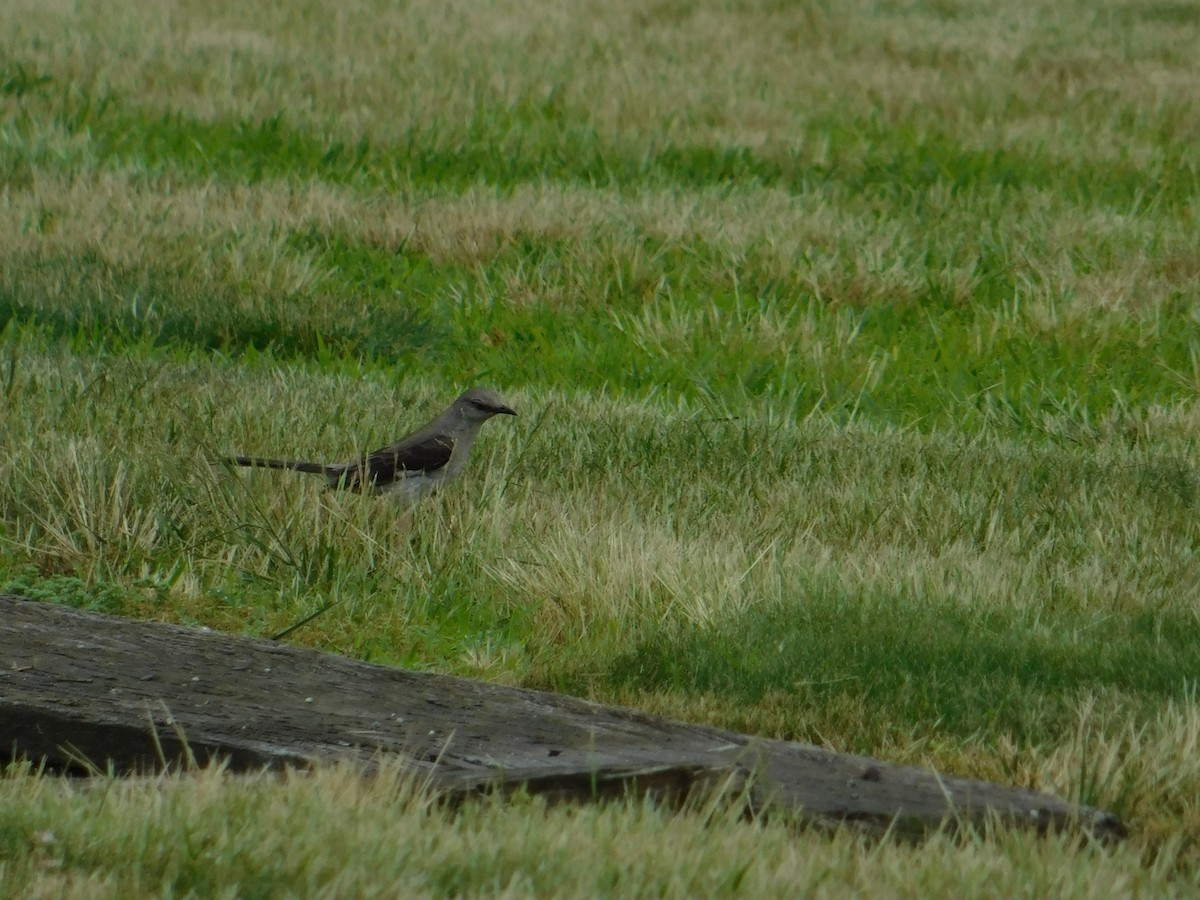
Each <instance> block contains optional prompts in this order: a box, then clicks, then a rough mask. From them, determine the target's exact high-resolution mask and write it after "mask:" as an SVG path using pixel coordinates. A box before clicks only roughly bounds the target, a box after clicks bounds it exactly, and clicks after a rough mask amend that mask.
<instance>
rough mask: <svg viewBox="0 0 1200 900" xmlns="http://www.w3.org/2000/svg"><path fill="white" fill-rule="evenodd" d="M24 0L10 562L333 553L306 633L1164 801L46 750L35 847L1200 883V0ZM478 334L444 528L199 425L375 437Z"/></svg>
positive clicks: (231, 856) (302, 563) (734, 887)
mask: <svg viewBox="0 0 1200 900" xmlns="http://www.w3.org/2000/svg"><path fill="white" fill-rule="evenodd" d="M18 6H19V7H20V13H19V15H14V17H13V18H14V21H15V22H16V23H17V24H16V25H14V27H13V28H11V29H6V30H5V33H4V35H3V37H0V185H2V187H0V263H2V264H0V417H2V418H3V422H4V427H3V429H2V430H0V451H2V452H0V589H4V590H12V591H18V592H20V593H24V594H26V595H31V596H34V597H37V598H38V599H42V600H46V601H49V602H64V603H71V604H74V605H78V606H84V607H87V608H92V609H99V610H103V611H108V612H116V613H122V614H126V615H135V616H140V617H146V618H153V619H158V620H163V621H173V622H187V623H196V624H203V625H208V626H210V627H214V628H219V629H223V630H226V631H230V632H236V633H248V634H256V635H270V634H275V633H278V632H279V631H282V630H283V629H285V628H287V627H288V626H290V625H292V624H294V623H296V622H299V621H300V620H302V619H303V618H304V617H305V616H307V615H309V614H311V613H312V612H313V611H315V610H317V609H320V608H322V607H324V606H325V605H326V604H329V603H331V602H334V601H336V605H335V606H332V607H331V608H330V609H329V611H328V612H326V613H325V614H323V615H322V616H320V617H319V618H317V619H315V620H313V621H312V622H310V623H308V624H306V625H304V626H303V627H302V628H299V629H297V630H296V631H295V632H294V633H292V634H291V635H289V638H288V639H289V640H291V641H294V642H297V643H301V644H305V645H309V646H313V647H318V648H321V649H325V650H329V651H333V652H338V653H344V654H349V655H353V656H356V657H359V658H363V659H370V660H373V661H378V662H384V663H389V664H399V665H407V666H413V667H418V668H428V669H433V670H438V671H448V672H455V673H458V674H467V675H474V676H478V677H484V678H489V679H493V680H498V681H504V682H508V683H514V684H523V685H529V686H533V687H543V688H553V689H558V690H566V691H570V692H573V693H577V694H581V695H585V696H589V697H593V698H596V699H600V700H605V701H610V702H623V703H630V704H633V705H637V706H640V707H643V708H646V709H649V710H652V711H655V712H659V713H663V714H667V715H671V716H675V717H679V718H687V719H693V720H697V721H705V722H710V723H713V724H717V725H721V726H725V727H737V728H743V729H746V730H750V731H754V732H755V733H761V734H767V735H771V736H778V737H785V738H793V739H798V740H808V741H816V742H820V743H822V744H826V745H829V746H832V747H836V748H839V749H845V750H850V751H854V752H862V753H871V754H876V755H880V756H884V757H886V758H889V759H895V760H898V761H901V762H908V763H918V764H930V765H937V766H940V767H943V768H945V769H947V770H949V771H952V772H954V773H955V774H963V775H972V776H979V777H987V778H995V779H998V780H1001V781H1006V782H1011V783H1015V784H1021V785H1026V786H1030V787H1036V788H1039V789H1044V790H1051V791H1054V792H1057V793H1059V794H1061V795H1063V796H1067V797H1071V798H1073V799H1079V800H1082V801H1084V802H1088V803H1094V804H1098V805H1103V806H1107V807H1109V808H1112V809H1114V810H1115V811H1117V812H1118V813H1120V814H1121V815H1123V816H1125V817H1127V818H1128V819H1129V820H1130V821H1131V823H1132V824H1133V827H1134V837H1133V839H1132V841H1131V843H1130V846H1129V848H1127V849H1124V850H1120V851H1117V852H1115V853H1112V854H1109V855H1100V854H1097V853H1095V852H1093V851H1087V850H1083V851H1081V850H1078V849H1077V848H1075V847H1073V846H1071V845H1069V844H1068V843H1066V842H1060V841H1046V842H1037V841H1035V840H1031V839H1028V838H1026V837H1023V836H1019V835H1000V836H996V837H993V838H991V839H989V840H986V841H979V842H975V843H972V842H968V843H967V845H965V846H964V845H961V844H953V843H951V842H948V841H943V840H941V839H937V840H935V841H932V842H930V843H929V844H926V845H923V846H921V847H916V848H913V847H901V846H899V845H896V844H894V843H892V842H890V841H885V842H883V843H882V844H879V845H875V846H866V845H863V844H862V843H860V842H858V841H857V840H856V839H854V838H852V837H851V836H849V835H845V836H837V837H834V838H833V839H826V838H823V837H818V836H816V835H811V834H806V833H799V834H797V833H795V832H794V831H790V830H788V829H786V828H784V827H779V828H776V827H775V826H766V827H763V828H759V829H754V828H748V827H746V826H742V825H738V824H735V823H731V822H726V821H724V820H720V821H714V820H713V819H712V817H711V816H709V817H706V816H705V815H703V814H702V813H701V812H697V811H693V812H692V813H689V814H688V815H685V816H683V817H680V818H679V819H668V818H666V817H664V816H663V815H662V814H660V813H658V812H656V811H653V810H646V809H642V808H640V807H636V806H628V805H626V806H621V805H617V806H614V807H612V808H606V809H602V810H575V811H550V812H542V811H541V809H540V807H538V806H537V805H536V804H533V805H532V806H529V805H525V806H522V805H520V804H517V805H515V806H512V807H506V806H504V805H503V804H483V805H481V806H479V807H477V808H476V807H472V808H471V809H469V810H467V811H465V812H463V813H462V814H461V815H458V816H454V815H449V814H444V813H434V812H431V811H430V810H429V809H428V804H427V803H426V802H425V801H424V800H422V799H421V797H420V795H419V792H416V793H414V792H412V791H411V790H409V789H408V788H405V787H403V786H402V785H398V786H396V787H395V791H398V792H399V793H400V794H401V795H402V798H401V799H400V800H394V799H392V794H394V793H395V791H393V792H392V793H390V794H388V799H387V801H386V803H385V802H384V800H383V799H379V798H375V799H372V800H369V801H368V800H364V791H368V790H369V789H368V788H365V787H363V786H362V785H360V784H358V783H357V782H355V780H354V779H353V778H351V777H350V776H349V775H348V774H347V773H344V772H337V771H331V772H323V773H318V774H317V775H315V776H313V777H312V778H311V779H291V780H287V781H285V782H279V781H275V780H271V779H245V780H230V779H224V778H222V777H221V776H220V775H219V773H207V774H202V775H199V776H190V777H186V778H179V779H167V780H165V781H163V782H161V783H156V784H145V783H133V784H129V785H120V784H116V783H113V784H110V785H107V786H105V787H103V788H100V789H96V790H92V789H79V788H77V787H72V786H69V785H55V784H52V783H49V782H48V781H46V780H45V779H39V778H37V777H33V776H28V775H16V774H14V775H13V776H12V777H10V778H7V779H4V780H2V781H0V790H2V791H3V792H4V797H5V800H4V802H3V803H0V816H3V819H2V821H0V884H3V883H4V880H5V879H8V880H9V883H11V884H12V885H14V886H15V890H14V891H10V892H9V893H14V892H15V893H18V894H19V893H26V894H31V895H37V894H48V893H58V892H66V893H71V892H75V893H80V894H82V893H88V894H89V895H96V894H103V893H105V892H107V893H111V894H117V893H124V894H128V893H130V892H138V893H144V892H151V893H153V892H158V893H187V892H189V891H192V892H195V893H199V894H213V893H221V892H222V891H223V890H228V891H229V892H231V893H234V894H246V895H260V894H261V895H266V894H274V893H288V892H294V893H330V894H336V893H343V894H345V893H350V894H369V893H372V892H379V893H388V892H389V890H390V889H391V888H394V887H395V886H396V885H398V884H400V883H404V884H406V885H409V886H411V887H413V889H414V890H415V891H417V892H418V893H420V892H421V891H424V892H425V893H429V894H448V893H510V894H523V893H558V894H575V893H578V894H583V893H600V892H608V893H614V892H617V891H618V890H619V891H620V892H622V893H631V894H637V893H647V894H649V893H653V894H656V895H661V894H663V893H667V894H676V893H677V894H682V893H688V894H692V893H712V894H718V893H737V892H742V893H747V894H750V893H755V894H762V893H766V892H773V893H777V892H779V887H780V885H782V884H783V883H787V884H788V886H789V887H793V888H794V886H796V885H803V886H804V887H805V889H806V890H808V891H809V892H811V893H812V894H813V895H815V896H821V895H823V894H833V895H836V894H840V893H845V892H849V891H851V890H864V891H868V890H874V891H875V892H877V893H881V894H886V895H889V896H892V895H903V894H904V893H906V892H909V893H915V892H916V891H917V890H918V889H919V890H921V892H922V895H925V894H928V893H929V892H930V891H931V890H932V891H933V892H934V893H941V894H947V895H957V894H961V893H962V892H964V891H966V890H971V892H972V893H980V892H981V891H982V892H986V891H988V890H990V891H991V892H992V893H993V894H996V895H1004V896H1009V895H1011V894H1013V893H1015V892H1018V891H1020V892H1023V893H1029V894H1034V893H1036V894H1041V893H1045V892H1046V891H1047V890H1049V889H1053V890H1056V891H1059V892H1067V893H1070V894H1071V895H1073V896H1090V895H1094V894H1099V893H1101V892H1104V894H1105V895H1106V896H1108V895H1111V894H1112V892H1113V890H1114V885H1119V886H1125V887H1126V888H1127V890H1128V892H1136V891H1142V892H1149V893H1157V894H1161V893H1169V892H1170V891H1172V890H1177V891H1179V892H1180V893H1186V887H1187V886H1189V885H1194V883H1195V881H1196V879H1197V878H1198V877H1200V867H1198V862H1197V861H1198V859H1200V857H1198V856H1197V848H1198V847H1200V806H1198V805H1197V804H1196V801H1195V798H1196V796H1198V792H1197V785H1198V784H1200V770H1198V769H1197V765H1196V763H1195V760H1196V759H1197V758H1200V754H1197V753H1196V743H1197V734H1198V733H1200V728H1198V726H1197V722H1200V717H1198V715H1197V709H1198V707H1197V702H1196V694H1195V691H1196V677H1197V675H1196V673H1197V672H1198V671H1200V658H1198V656H1200V651H1197V649H1196V648H1197V647H1200V614H1198V607H1197V604H1196V592H1195V590H1194V585H1195V583H1196V580H1197V575H1198V574H1200V564H1198V563H1197V562H1196V557H1195V548H1196V546H1197V540H1198V538H1200V533H1198V526H1197V524H1196V509H1197V503H1200V474H1198V473H1200V469H1198V468H1197V462H1198V461H1197V443H1196V434H1197V425H1198V422H1200V419H1198V414H1197V404H1196V401H1197V395H1198V393H1200V329H1198V327H1197V326H1198V325H1200V318H1198V314H1197V309H1200V306H1198V302H1197V301H1198V300H1200V263H1198V258H1197V255H1196V250H1195V248H1196V247H1197V246H1200V235H1198V234H1197V215H1196V213H1197V199H1196V198H1197V197H1198V196H1200V191H1198V187H1200V184H1198V180H1200V157H1198V156H1197V151H1196V149H1195V148H1196V147H1197V146H1200V140H1198V138H1200V115H1198V110H1197V105H1196V101H1195V100H1194V99H1193V98H1195V97H1197V96H1200V91H1198V90H1197V88H1198V87H1200V86H1198V85H1197V83H1196V74H1195V67H1194V64H1193V61H1192V59H1193V56H1194V45H1195V43H1196V37H1197V32H1198V31H1200V15H1197V14H1196V11H1195V10H1194V9H1193V8H1192V5H1191V4H1186V3H1181V4H1157V5H1156V4H1136V5H1134V4H1123V5H1122V4H1111V3H1110V4H1101V5H1099V6H1097V5H1096V4H1082V3H1060V4H1047V3H1040V2H1033V0H1008V2H1005V3H1002V4H991V5H980V4H973V3H967V2H936V3H935V2H916V3H910V4H893V3H880V2H866V0H863V2H853V3H842V4H837V5H836V6H830V5H828V4H820V3H808V4H792V5H780V4H772V3H757V2H744V3H735V2H721V3H718V2H713V3H705V4H698V5H697V4H692V5H680V4H673V3H658V4H651V5H649V6H647V5H646V4H626V5H620V4H618V5H616V6H615V7H614V6H613V5H611V4H609V5H606V6H603V7H601V6H596V7H594V8H592V7H579V6H578V5H570V6H568V5H566V4H561V3H556V2H554V0H536V2H534V0H525V2H515V0H507V2H500V3H497V4H492V5H490V6H489V7H488V9H487V10H486V11H481V10H480V9H477V8H475V7H474V6H471V5H466V4H450V5H448V6H447V5H446V4H444V3H443V4H438V5H437V6H434V5H432V4H424V3H419V2H418V3H412V4H407V5H404V6H403V7H397V6H394V5H387V4H383V5H381V4H374V3H366V4H363V5H361V6H349V7H345V6H339V7H336V8H334V7H330V6H326V5H323V4H320V3H311V4H292V5H289V6H288V8H287V9H286V10H280V11H269V10H266V9H262V10H258V9H249V8H243V7H242V6H239V5H236V4H223V3H220V2H218V0H205V2H202V3H197V4H194V5H190V6H187V7H186V8H175V9H173V10H172V11H171V12H170V14H169V15H168V14H165V13H163V12H162V10H161V9H160V8H159V7H158V6H154V5H152V4H147V3H142V2H136V0H130V2H128V3H125V4H120V5H118V7H117V8H113V7H112V6H111V5H109V6H105V7H101V6H100V5H98V4H90V3H83V4H79V3H71V4H67V3H59V2H53V0H52V2H39V3H37V4H32V3H28V4H23V5H21V4H18ZM471 383H490V384H495V385H497V386H499V387H501V388H502V389H503V390H504V392H505V394H506V396H508V397H509V398H510V400H511V401H512V402H513V403H514V405H516V406H517V407H518V408H519V409H520V411H521V413H522V417H521V419H519V420H517V421H516V422H510V421H505V422H502V423H494V424H492V425H489V426H488V428H487V430H486V431H485V433H484V436H483V439H482V442H481V445H480V447H479V448H478V450H477V456H476V458H475V459H473V461H472V466H471V469H470V471H469V473H468V474H467V475H466V476H465V477H464V480H463V482H462V484H461V485H460V486H459V487H457V488H455V489H453V490H450V491H448V492H447V493H446V494H445V495H444V496H443V497H441V498H438V499H435V500H434V501H432V502H430V503H427V504H425V505H424V506H423V507H422V508H421V509H420V510H419V512H418V515H417V516H416V519H415V522H414V524H413V527H412V529H411V532H405V531H404V530H403V529H402V528H400V527H399V526H398V524H397V521H396V520H397V515H396V511H395V509H394V508H392V507H389V506H388V505H386V504H381V503H378V502H372V501H370V500H369V499H367V498H354V497H348V498H334V497H329V496H327V495H323V494H322V493H321V492H320V486H319V484H317V483H314V482H313V481H310V480H305V479H303V478H300V477H299V476H292V475H287V474H280V473H264V472H255V473H250V474H244V473H233V472H229V471H226V470H224V469H221V468H219V467H213V466H212V465H211V464H210V462H209V460H210V459H211V458H212V457H214V456H217V455H220V454H223V453H228V452H234V451H237V452H250V453H264V454H277V455H296V456H305V457H307V456H312V457H316V458H326V457H327V458H329V459H340V458H343V457H349V456H351V455H353V454H354V453H355V452H357V451H359V450H363V449H370V448H373V447H376V446H381V445H383V444H385V443H387V442H389V441H391V440H393V439H394V438H395V437H396V436H397V435H398V434H399V433H401V432H402V431H404V430H406V429H408V428H410V427H411V426H412V425H414V424H415V423H417V422H418V421H420V420H421V419H422V418H423V417H425V416H427V415H429V414H430V413H431V412H432V411H433V410H434V409H436V408H437V407H438V406H439V405H440V404H443V403H444V402H445V401H446V399H447V398H448V397H451V396H453V395H454V394H455V393H457V392H458V391H459V390H460V389H461V388H462V387H464V386H466V385H468V384H471ZM389 790H391V789H390V788H389ZM385 793H387V792H385ZM98 797H107V798H109V799H108V801H106V802H103V803H102V802H100V801H98V800H97V799H96V798H98ZM97 804H99V805H97ZM364 804H367V805H368V806H369V814H366V815H365V817H364V818H363V819H362V822H361V824H358V825H354V826H353V827H351V825H350V824H347V823H350V822H351V819H350V818H349V817H353V816H356V815H358V812H357V811H358V810H360V809H362V808H363V805H364ZM300 807H302V808H303V809H304V811H305V813H304V817H302V818H301V819H297V820H296V821H303V825H302V826H298V827H296V828H294V829H291V830H290V831H289V832H288V841H282V840H281V838H280V837H279V835H278V833H276V831H273V830H272V827H271V824H270V823H271V822H273V821H276V820H277V819H278V817H279V816H281V815H287V814H286V813H283V812H280V810H286V809H292V810H295V809H297V808H300ZM289 821H290V817H289ZM228 822H233V823H240V824H236V825H224V824H220V823H228ZM47 823H65V824H62V825H57V824H55V825H51V824H47ZM130 829H133V830H134V831H136V835H134V834H132V832H131V831H130ZM409 830H422V835H423V836H422V837H421V839H420V842H419V843H418V844H417V845H416V846H420V847H421V848H423V849H422V851H421V852H420V853H417V852H415V851H414V852H413V853H411V854H408V855H400V856H397V855H396V854H395V853H391V854H390V855H389V854H385V853H384V851H383V849H382V848H386V847H390V848H392V849H393V850H394V848H395V847H398V846H406V845H410V844H412V839H411V838H410V837H409ZM47 832H48V833H52V834H53V835H54V839H53V840H52V841H48V840H44V839H43V837H40V836H41V835H44V833H47ZM342 834H354V835H355V836H356V837H355V839H354V841H353V842H352V844H350V845H347V846H345V847H341V846H340V845H338V847H339V849H337V850H333V849H331V848H333V847H334V845H335V844H336V842H335V841H334V837H335V836H338V835H342ZM108 835H114V836H118V837H111V838H110V837H107V836H108ZM121 835H125V837H119V836H121ZM601 835H607V837H603V839H599V838H597V836H601ZM109 840H111V841H112V844H111V847H112V849H111V850H106V849H104V848H106V847H108V846H109V845H108V844H107V843H106V841H109ZM338 840H341V838H340V837H339V838H338ZM589 840H592V841H597V840H599V846H600V852H599V853H597V852H596V847H595V846H590V847H589V846H588V841H589ZM683 846H686V847H689V848H694V855H691V854H692V851H691V850H689V851H688V852H687V853H676V852H675V851H672V852H671V853H670V854H667V853H663V852H662V849H661V848H663V847H674V848H679V847H683ZM584 847H588V849H587V850H586V851H585V850H583V849H581V848H584ZM130 848H141V849H130ZM632 848H636V851H635V850H634V849H632ZM656 848H657V849H656ZM380 854H384V855H383V856H381V855H380ZM384 857H386V860H385V859H384ZM801 858H803V859H804V861H805V862H804V864H803V865H800V864H799V862H798V860H800V859H801ZM335 862H336V865H335ZM618 863H619V865H618ZM625 872H628V873H629V874H623V873H625ZM981 885H984V886H986V887H981ZM931 886H935V887H931Z"/></svg>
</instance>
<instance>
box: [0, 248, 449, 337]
mask: <svg viewBox="0 0 1200 900" xmlns="http://www.w3.org/2000/svg"><path fill="white" fill-rule="evenodd" d="M5 269H6V272H5V274H4V275H3V276H0V332H2V331H3V330H4V329H5V328H6V327H7V326H8V324H9V323H10V322H13V323H16V324H18V325H32V326H34V327H36V328H38V329H40V330H42V331H43V332H45V333H46V334H47V335H48V336H49V337H51V338H53V339H56V340H72V339H83V340H86V341H87V342H88V343H89V344H97V345H100V346H109V347H120V348H124V347H126V346H128V345H131V344H141V343H145V344H149V345H151V346H155V347H168V348H185V349H200V350H219V351H222V352H225V353H234V354H238V353H243V352H246V351H248V350H251V349H255V350H271V351H273V352H275V353H277V354H279V355H280V356H284V357H300V358H308V357H318V356H320V355H322V354H323V353H335V354H338V355H348V356H368V357H373V356H382V355H395V354H399V353H403V352H410V351H414V350H419V349H424V348H427V347H430V346H432V345H434V344H435V343H436V340H437V332H436V329H435V328H434V327H433V326H432V325H431V323H430V322H429V321H428V320H427V319H426V318H425V317H423V316H422V315H420V314H419V313H417V312H416V311H415V310H414V309H412V307H410V306H409V305H407V304H400V303H398V302H395V301H390V302H386V303H383V302H379V303H373V304H364V303H362V302H361V300H355V301H354V302H351V300H350V298H347V299H345V300H343V299H342V298H329V299H328V300H327V301H321V300H320V298H313V297H308V296H298V295H297V296H282V295H281V296H272V297H260V296H253V297H248V296H244V295H243V294H242V293H241V292H239V291H238V290H237V289H236V288H234V287H233V286H231V285H227V284H225V283H222V282H219V281H209V282H208V283H205V284H196V283H195V282H194V281H193V280H191V279H189V278H187V277H185V275H184V274H183V273H182V272H175V271H172V270H170V269H168V268H164V267H161V266H156V265H146V266H140V267H132V266H119V265H115V264H113V263H111V262H108V261H106V260H104V259H101V258H100V257H98V256H97V255H95V254H94V253H90V252H89V253H84V254H82V255H80V256H71V257H42V256H35V255H26V256H18V257H12V258H9V259H6V260H5Z"/></svg>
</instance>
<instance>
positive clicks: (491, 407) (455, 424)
mask: <svg viewBox="0 0 1200 900" xmlns="http://www.w3.org/2000/svg"><path fill="white" fill-rule="evenodd" d="M495 415H505V416H515V415H516V412H514V411H513V409H512V408H511V407H510V406H509V405H508V404H507V403H505V402H504V399H503V398H502V397H501V396H500V395H499V394H497V393H496V392H495V391H491V390H488V389H487V388H471V389H470V390H469V391H467V392H466V393H465V394H463V395H462V396H460V397H459V398H458V399H457V400H455V401H454V402H453V403H451V404H450V408H449V409H447V410H446V411H445V412H444V413H442V414H441V415H440V416H438V417H437V418H436V419H434V420H433V421H432V422H430V423H429V424H428V425H426V426H424V427H422V428H418V429H417V430H416V431H414V432H413V433H412V434H410V435H408V436H407V437H403V438H401V439H400V440H398V441H396V443H394V444H390V445H389V446H387V447H383V448H382V449H380V450H376V451H375V452H374V453H368V454H367V455H366V456H365V457H363V458H362V459H360V460H358V461H357V462H349V463H314V462H300V461H298V460H290V459H266V458H263V457H258V456H230V457H227V458H226V461H227V462H230V463H233V464H235V465H239V466H261V467H263V468H267V469H291V470H292V471H295V472H308V473H311V474H313V475H324V476H325V478H326V479H327V480H328V482H329V485H328V487H329V488H330V489H346V490H351V491H362V490H364V489H365V490H369V491H371V492H372V493H375V494H398V495H400V496H401V497H402V498H403V499H404V500H407V501H409V502H415V501H417V500H419V499H421V497H423V496H425V495H426V494H431V493H433V492H434V491H435V490H437V489H438V487H440V486H441V485H442V484H443V483H444V482H446V481H449V480H450V479H451V478H454V477H455V476H456V475H458V473H459V472H461V471H462V468H463V466H464V465H466V462H467V455H468V454H469V453H470V452H471V445H472V444H474V443H475V437H476V435H478V434H479V427H480V426H481V425H483V423H484V422H486V421H487V420H488V419H490V418H491V417H492V416H495Z"/></svg>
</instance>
